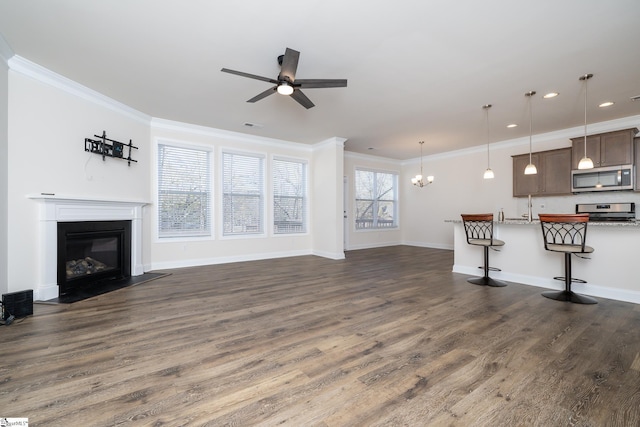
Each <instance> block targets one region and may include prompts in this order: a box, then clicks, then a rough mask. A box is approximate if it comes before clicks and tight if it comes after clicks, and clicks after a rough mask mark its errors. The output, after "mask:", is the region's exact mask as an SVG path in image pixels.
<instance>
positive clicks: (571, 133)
mask: <svg viewBox="0 0 640 427" xmlns="http://www.w3.org/2000/svg"><path fill="white" fill-rule="evenodd" d="M629 128H639V129H640V115H637V116H630V117H623V118H621V119H616V120H609V121H606V122H599V123H592V124H589V125H588V128H587V133H588V134H589V135H594V134H597V133H604V132H610V131H616V130H620V129H629ZM582 135H584V125H582V126H576V127H572V128H567V129H562V130H559V131H554V132H547V133H542V134H538V135H533V137H532V139H531V140H532V143H533V144H535V143H541V142H547V141H557V140H559V139H566V140H567V144H568V145H569V143H570V141H569V140H570V139H571V138H576V137H579V136H582ZM489 145H490V147H491V149H503V148H512V147H520V146H525V145H529V137H528V136H526V137H523V138H516V139H509V140H506V141H500V142H494V143H491V144H489ZM486 150H487V146H486V145H476V146H475V147H469V148H463V149H461V150H454V151H447V152H445V153H439V154H431V155H429V156H424V160H439V159H449V158H452V157H460V156H466V155H469V154H476V153H479V152H486ZM527 151H528V150H527ZM417 162H420V158H419V157H417V158H414V159H409V160H405V161H403V162H402V165H403V166H404V165H409V164H414V163H417Z"/></svg>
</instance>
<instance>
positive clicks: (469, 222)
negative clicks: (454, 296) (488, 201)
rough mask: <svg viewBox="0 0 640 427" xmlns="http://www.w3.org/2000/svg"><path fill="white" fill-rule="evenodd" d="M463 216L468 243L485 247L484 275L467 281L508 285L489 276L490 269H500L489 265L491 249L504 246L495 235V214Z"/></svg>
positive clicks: (491, 284)
mask: <svg viewBox="0 0 640 427" xmlns="http://www.w3.org/2000/svg"><path fill="white" fill-rule="evenodd" d="M461 216H462V224H463V225H464V231H465V233H466V236H467V243H468V244H470V245H476V246H482V247H483V248H484V265H483V266H482V267H481V268H483V270H484V275H483V276H482V277H474V278H471V279H467V282H469V283H473V284H475V285H484V286H495V287H501V286H507V284H506V283H505V282H503V281H501V280H496V279H493V278H491V277H489V270H493V271H500V269H498V268H493V267H489V249H493V250H496V251H497V250H498V249H496V248H497V247H501V246H504V242H503V241H502V240H499V239H496V238H495V237H494V236H493V214H491V213H489V214H462V215H461Z"/></svg>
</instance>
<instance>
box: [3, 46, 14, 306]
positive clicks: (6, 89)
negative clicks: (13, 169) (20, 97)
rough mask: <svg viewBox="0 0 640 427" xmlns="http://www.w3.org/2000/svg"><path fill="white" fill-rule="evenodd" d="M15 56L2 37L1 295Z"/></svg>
mask: <svg viewBox="0 0 640 427" xmlns="http://www.w3.org/2000/svg"><path fill="white" fill-rule="evenodd" d="M11 56H13V54H12V52H11V50H10V49H9V46H8V45H7V44H6V42H5V41H4V39H3V38H2V35H0V294H4V293H7V292H8V289H9V285H8V283H9V282H8V280H9V279H8V274H7V268H8V264H7V262H8V253H9V245H8V237H7V236H8V233H9V223H8V220H7V218H8V215H9V209H8V203H7V202H8V197H9V194H8V192H9V139H8V117H7V115H8V111H9V67H8V66H7V60H8V59H9V58H10V57H11Z"/></svg>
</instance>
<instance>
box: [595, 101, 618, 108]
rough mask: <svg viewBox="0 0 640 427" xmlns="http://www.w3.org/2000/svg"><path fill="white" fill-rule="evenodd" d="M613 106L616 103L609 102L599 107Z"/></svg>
mask: <svg viewBox="0 0 640 427" xmlns="http://www.w3.org/2000/svg"><path fill="white" fill-rule="evenodd" d="M613 104H615V103H614V102H611V101H607V102H603V103H602V104H600V105H598V107H611V106H612V105H613Z"/></svg>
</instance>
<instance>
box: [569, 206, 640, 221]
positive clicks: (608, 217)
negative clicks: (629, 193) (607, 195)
mask: <svg viewBox="0 0 640 427" xmlns="http://www.w3.org/2000/svg"><path fill="white" fill-rule="evenodd" d="M576 213H588V214H589V221H599V222H609V221H635V220H636V204H635V203H581V204H577V205H576Z"/></svg>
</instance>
